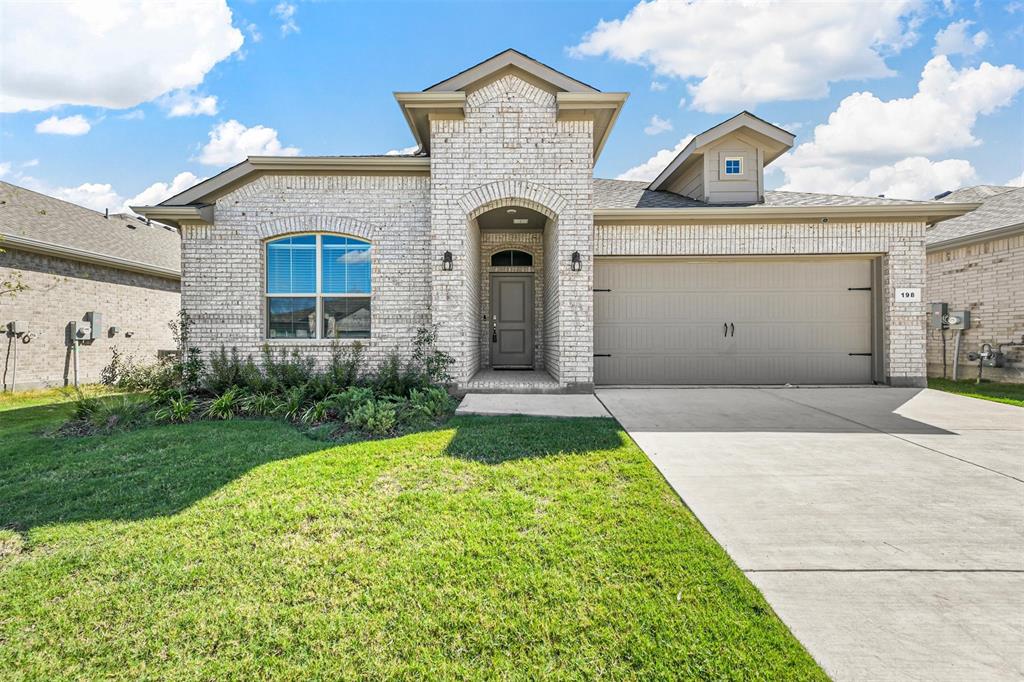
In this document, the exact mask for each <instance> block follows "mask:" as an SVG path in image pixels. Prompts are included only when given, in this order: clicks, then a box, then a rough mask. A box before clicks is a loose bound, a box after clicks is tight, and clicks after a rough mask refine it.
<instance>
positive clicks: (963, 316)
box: [946, 310, 971, 329]
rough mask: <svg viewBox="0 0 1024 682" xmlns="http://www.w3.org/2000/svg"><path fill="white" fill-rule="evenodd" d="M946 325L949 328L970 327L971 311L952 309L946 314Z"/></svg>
mask: <svg viewBox="0 0 1024 682" xmlns="http://www.w3.org/2000/svg"><path fill="white" fill-rule="evenodd" d="M946 326H947V327H948V328H949V329H970V328H971V311H970V310H954V311H953V312H951V313H949V314H948V315H946Z"/></svg>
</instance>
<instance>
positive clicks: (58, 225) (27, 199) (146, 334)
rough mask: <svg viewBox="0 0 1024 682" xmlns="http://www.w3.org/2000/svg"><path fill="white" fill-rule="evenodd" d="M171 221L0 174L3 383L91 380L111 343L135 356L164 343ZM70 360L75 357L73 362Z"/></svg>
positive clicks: (172, 268)
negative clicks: (37, 188)
mask: <svg viewBox="0 0 1024 682" xmlns="http://www.w3.org/2000/svg"><path fill="white" fill-rule="evenodd" d="M180 248H181V239H180V237H179V236H178V233H177V231H176V230H174V229H171V228H168V227H164V226H162V225H156V224H150V223H149V222H148V221H146V220H142V219H140V218H137V217H130V216H126V215H105V214H103V213H97V212H96V211H91V210H89V209H87V208H82V207H81V206H77V205H75V204H71V203H68V202H66V201H61V200H59V199H54V198H53V197H49V196H46V195H43V194H38V193H36V192H32V191H30V190H27V189H24V188H22V187H18V186H16V185H12V184H9V183H6V182H0V250H2V251H3V253H0V281H5V282H12V283H20V285H21V287H24V289H23V290H21V291H17V292H15V293H2V294H0V341H2V342H3V347H2V349H0V353H2V355H0V372H2V374H0V376H2V380H3V388H4V390H12V389H23V388H35V387H42V386H60V385H68V384H72V383H74V381H75V370H76V367H77V372H78V380H79V382H82V383H87V382H96V381H98V380H99V378H100V372H101V370H102V369H103V367H104V366H105V365H107V364H108V363H109V362H110V359H111V356H112V348H114V347H117V348H118V349H120V350H121V351H123V352H125V353H127V354H131V355H133V356H134V357H135V358H136V359H137V360H139V361H152V360H156V358H157V354H158V352H159V351H161V350H169V349H173V348H174V347H175V346H174V340H173V338H172V335H171V330H170V328H169V327H168V322H170V321H171V320H172V319H175V318H176V317H177V315H178V310H179V308H180V299H181V296H180V293H179V291H180V280H181V265H180ZM76 360H77V363H76Z"/></svg>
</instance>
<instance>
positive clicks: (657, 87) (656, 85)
mask: <svg viewBox="0 0 1024 682" xmlns="http://www.w3.org/2000/svg"><path fill="white" fill-rule="evenodd" d="M667 89H668V86H667V85H665V84H664V83H662V82H661V81H651V92H664V91H665V90H667Z"/></svg>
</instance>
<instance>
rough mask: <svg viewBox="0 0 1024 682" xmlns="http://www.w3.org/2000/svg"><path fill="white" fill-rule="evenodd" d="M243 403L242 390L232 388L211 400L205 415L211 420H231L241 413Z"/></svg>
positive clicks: (235, 387)
mask: <svg viewBox="0 0 1024 682" xmlns="http://www.w3.org/2000/svg"><path fill="white" fill-rule="evenodd" d="M241 402H242V392H241V389H239V388H238V387H237V386H232V387H231V388H229V389H228V390H226V391H224V392H223V393H221V394H220V395H219V396H217V397H216V398H214V399H213V400H211V401H210V404H209V405H208V406H207V407H206V412H205V413H204V414H205V416H207V417H209V418H211V419H231V418H233V417H234V416H235V414H236V413H237V412H238V411H239V409H240V407H241Z"/></svg>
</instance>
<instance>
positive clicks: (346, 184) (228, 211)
mask: <svg viewBox="0 0 1024 682" xmlns="http://www.w3.org/2000/svg"><path fill="white" fill-rule="evenodd" d="M429 196H430V179H429V178H428V177H426V176H384V175H382V176H346V175H332V176H319V175H308V176H307V175H264V176H262V177H259V178H257V179H256V180H255V181H253V182H252V183H250V184H247V185H244V186H242V187H240V188H238V189H236V190H234V191H233V192H230V193H229V194H226V195H224V196H222V197H220V198H219V199H218V200H217V203H216V208H215V226H214V227H208V226H195V225H192V226H190V225H183V229H182V233H183V234H182V237H183V242H182V244H183V247H182V269H183V272H184V282H185V284H184V287H183V289H182V304H183V307H184V308H185V309H186V310H187V311H188V312H189V314H190V315H191V316H192V318H193V325H194V327H193V335H192V338H193V342H194V344H195V345H196V346H198V347H199V348H201V349H202V350H203V351H204V352H205V353H209V352H211V351H216V350H218V349H219V348H220V347H222V346H223V347H226V348H231V347H232V346H234V347H237V348H238V349H239V351H240V352H241V353H243V354H249V355H253V356H254V357H258V356H259V353H260V349H261V348H262V346H263V344H264V343H269V345H270V346H271V347H272V348H273V349H275V352H276V351H277V350H278V349H281V348H284V349H286V350H288V351H290V350H292V349H297V350H299V351H300V352H301V353H303V354H304V355H308V356H312V357H314V358H316V359H317V360H318V361H319V362H321V363H325V362H326V361H327V360H328V359H329V358H330V355H331V348H332V343H331V342H330V341H327V340H323V341H318V340H305V339H303V340H289V341H280V340H275V341H267V340H266V322H265V320H266V308H265V301H266V299H265V298H264V291H265V283H264V277H265V272H266V269H265V267H264V249H263V245H264V242H265V240H267V239H269V238H272V237H276V236H281V235H285V234H289V233H297V232H330V233H338V234H348V235H353V236H356V237H361V238H365V239H368V240H369V241H370V242H371V243H372V250H371V259H372V260H371V263H372V277H371V286H372V290H373V291H372V295H371V308H370V310H371V322H370V324H371V335H372V337H371V339H370V340H369V341H363V342H362V343H363V345H364V346H365V348H366V353H365V357H366V367H367V368H372V367H374V366H375V365H376V364H377V363H379V362H380V360H381V359H383V358H384V357H385V356H386V355H387V354H389V353H391V352H395V351H397V352H398V353H399V354H400V355H402V356H403V357H408V355H409V353H410V352H411V350H412V346H413V339H414V338H415V334H416V329H417V328H418V327H420V326H423V325H425V324H428V323H429V321H430V304H431V301H430V279H429V267H430V266H429V262H428V258H429V252H430V248H429V239H430V217H429V205H430V204H429ZM338 343H339V344H341V345H345V344H350V343H352V342H350V341H340V342H338Z"/></svg>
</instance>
